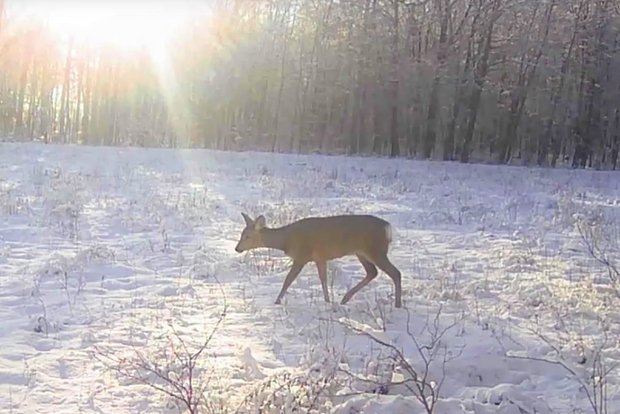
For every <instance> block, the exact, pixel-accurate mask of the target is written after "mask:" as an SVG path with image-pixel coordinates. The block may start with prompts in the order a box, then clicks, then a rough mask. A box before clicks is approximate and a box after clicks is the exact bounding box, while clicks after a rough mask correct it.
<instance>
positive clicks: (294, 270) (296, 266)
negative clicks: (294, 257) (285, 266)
mask: <svg viewBox="0 0 620 414" xmlns="http://www.w3.org/2000/svg"><path fill="white" fill-rule="evenodd" d="M305 265H306V262H301V261H295V262H293V266H292V267H291V270H289V272H288V274H287V275H286V279H284V283H283V284H282V289H281V290H280V294H279V295H278V298H277V299H276V302H275V303H276V305H279V304H280V302H281V301H282V297H283V296H284V294H285V293H286V291H287V290H288V288H289V286H291V283H293V281H294V280H295V279H296V278H297V276H298V275H299V272H301V269H303V268H304V266H305Z"/></svg>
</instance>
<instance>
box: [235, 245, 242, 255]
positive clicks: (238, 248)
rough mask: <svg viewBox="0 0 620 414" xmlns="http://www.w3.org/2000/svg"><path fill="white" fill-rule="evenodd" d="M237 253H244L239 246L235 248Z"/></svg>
mask: <svg viewBox="0 0 620 414" xmlns="http://www.w3.org/2000/svg"><path fill="white" fill-rule="evenodd" d="M235 251H236V252H237V253H242V252H243V250H241V248H240V247H239V246H238V245H237V247H235Z"/></svg>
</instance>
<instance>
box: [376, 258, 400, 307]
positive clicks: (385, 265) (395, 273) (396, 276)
mask: <svg viewBox="0 0 620 414" xmlns="http://www.w3.org/2000/svg"><path fill="white" fill-rule="evenodd" d="M373 259H374V260H373V261H374V263H375V264H376V265H377V267H378V268H379V269H381V270H383V271H384V272H385V273H387V275H388V276H389V277H390V278H391V279H392V281H393V282H394V296H395V298H396V300H395V302H396V304H395V305H394V306H395V307H397V308H400V307H401V306H402V286H401V274H400V271H399V270H398V269H397V268H396V266H394V265H393V264H392V262H390V259H388V257H387V254H382V255H380V256H378V257H376V258H373Z"/></svg>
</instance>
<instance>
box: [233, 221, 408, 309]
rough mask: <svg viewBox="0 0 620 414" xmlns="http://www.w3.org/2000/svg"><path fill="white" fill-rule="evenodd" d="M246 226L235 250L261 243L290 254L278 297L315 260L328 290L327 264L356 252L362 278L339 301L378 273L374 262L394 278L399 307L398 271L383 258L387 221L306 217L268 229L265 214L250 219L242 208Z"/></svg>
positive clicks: (387, 237) (388, 231)
mask: <svg viewBox="0 0 620 414" xmlns="http://www.w3.org/2000/svg"><path fill="white" fill-rule="evenodd" d="M242 215H243V218H244V220H245V223H246V227H245V229H244V230H243V232H242V233H241V237H240V239H239V243H238V244H237V247H236V248H235V250H236V251H237V252H239V253H241V252H244V251H246V250H252V249H256V248H260V247H268V248H273V249H278V250H282V251H283V252H284V253H285V254H286V255H287V256H289V257H290V258H292V259H293V266H292V267H291V270H290V271H289V273H288V275H287V276H286V279H285V280H284V284H283V286H282V290H281V291H280V294H279V295H278V298H277V299H276V303H280V301H281V299H282V297H283V296H284V294H285V293H286V290H287V289H288V287H289V286H290V285H291V283H292V282H293V281H294V280H295V278H297V276H298V275H299V272H300V271H301V269H302V268H303V267H304V266H305V265H306V264H307V263H308V262H315V263H316V265H317V269H318V272H319V278H320V280H321V285H322V288H323V295H324V299H325V301H327V302H329V295H328V291H327V276H326V263H327V261H329V260H332V259H337V258H339V257H343V256H349V255H355V256H357V257H358V259H359V261H360V263H361V264H362V266H363V267H364V269H365V270H366V277H365V278H364V279H363V280H362V281H361V282H360V283H358V284H357V285H356V286H354V287H353V288H352V289H351V290H349V292H347V293H346V294H345V295H344V297H343V299H342V302H341V303H342V304H344V303H346V302H348V301H349V300H350V299H351V297H353V295H354V294H355V293H357V292H358V291H359V290H360V289H361V288H363V287H364V286H366V285H367V284H368V283H369V282H370V281H372V280H373V279H374V278H375V277H376V276H377V274H378V271H377V267H378V268H379V269H381V270H383V271H384V272H386V273H387V274H388V276H390V278H391V279H392V280H393V282H394V287H395V296H396V307H401V274H400V271H398V269H397V268H396V267H395V266H394V265H393V264H392V263H391V262H390V260H389V259H388V257H387V253H388V248H389V245H390V242H391V238H392V232H391V226H390V224H389V223H388V222H387V221H385V220H383V219H380V218H378V217H375V216H370V215H342V216H331V217H309V218H305V219H302V220H299V221H296V222H294V223H291V224H288V225H286V226H283V227H279V228H268V227H267V226H266V224H265V218H264V217H263V216H259V217H257V218H256V219H255V220H252V219H251V218H250V217H249V216H248V215H247V214H245V213H242Z"/></svg>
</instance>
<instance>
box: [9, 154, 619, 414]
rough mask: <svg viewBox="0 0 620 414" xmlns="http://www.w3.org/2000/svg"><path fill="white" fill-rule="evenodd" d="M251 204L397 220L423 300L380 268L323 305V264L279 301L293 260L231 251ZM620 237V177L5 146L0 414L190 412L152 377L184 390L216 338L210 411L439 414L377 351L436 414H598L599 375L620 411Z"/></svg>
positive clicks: (253, 208) (356, 269) (341, 264)
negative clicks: (359, 286) (190, 360)
mask: <svg viewBox="0 0 620 414" xmlns="http://www.w3.org/2000/svg"><path fill="white" fill-rule="evenodd" d="M241 211H246V212H248V213H249V214H250V215H252V216H254V215H257V214H264V215H265V216H266V217H267V221H268V224H269V225H279V224H285V223H287V222H289V221H291V220H294V219H298V218H302V217H305V216H308V215H331V214H336V213H371V214H376V215H379V216H381V217H383V218H385V219H387V220H389V221H390V222H391V223H392V225H393V228H394V233H395V236H394V239H395V240H394V243H393V245H392V250H391V253H390V257H391V258H392V261H393V262H394V264H395V265H396V266H397V267H399V268H400V270H401V271H402V273H403V281H404V295H403V301H404V308H403V309H394V308H393V307H392V303H393V290H392V285H391V281H390V280H389V279H388V278H387V277H386V276H385V275H383V274H382V275H380V277H379V278H377V279H376V280H375V281H373V283H372V284H370V285H369V286H368V287H367V288H366V289H365V290H363V291H361V292H360V293H358V294H357V295H356V296H355V297H354V298H353V300H352V301H351V302H350V303H349V304H348V305H346V306H340V305H337V304H333V305H330V304H326V303H324V302H323V300H322V293H321V288H320V283H319V280H318V277H317V274H316V268H315V267H314V265H308V266H306V268H305V269H304V271H303V272H302V274H301V276H300V277H299V278H298V279H297V280H296V281H295V283H294V284H293V285H292V287H291V288H290V289H289V291H288V293H287V295H286V296H285V300H284V302H283V305H282V306H277V305H274V304H273V301H274V300H275V298H276V295H277V293H278V291H279V290H280V287H281V284H282V281H283V278H284V275H285V274H286V272H287V270H288V266H289V261H288V260H287V259H286V258H284V257H283V256H282V254H280V253H279V252H275V251H269V250H262V251H255V252H253V253H248V254H241V255H240V254H237V253H236V252H235V251H234V246H235V244H236V241H237V239H238V237H239V234H240V232H241V230H242V228H243V219H242V217H241V214H240V213H241ZM579 228H581V229H582V233H583V234H584V236H585V241H590V242H592V245H593V246H594V253H595V255H598V256H599V258H601V259H602V260H603V261H605V260H608V261H609V265H607V266H606V265H603V264H601V263H600V262H599V261H597V260H595V259H594V258H593V257H592V255H591V254H589V253H588V251H587V244H586V243H585V242H584V238H582V237H581V236H580V233H579V231H578V229H579ZM619 238H620V175H618V173H613V172H593V171H574V170H544V169H527V168H517V167H503V166H480V165H478V166H475V165H461V164H455V163H441V162H415V161H406V160H387V159H372V158H343V157H328V156H297V155H277V154H258V153H224V152H213V151H198V150H193V151H171V150H160V149H129V148H89V147H72V146H44V145H34V144H33V145H18V144H0V320H1V321H2V322H1V324H0V412H7V413H8V412H11V413H35V412H36V413H50V412H52V413H54V414H61V413H76V412H85V413H90V412H98V413H112V412H114V413H141V412H144V413H147V412H148V413H152V412H162V411H167V412H175V411H176V409H175V408H174V404H172V402H173V398H171V397H170V396H167V395H166V394H165V392H162V390H157V389H155V388H154V387H152V386H149V385H148V384H144V383H141V381H140V379H144V380H146V381H147V382H150V383H151V385H155V386H158V387H160V388H163V390H164V391H165V390H168V388H165V384H164V382H162V381H161V379H160V380H158V379H157V378H155V377H154V376H153V373H152V372H151V373H150V374H149V373H148V372H146V371H145V370H143V369H142V370H141V369H140V368H144V367H155V368H156V369H160V371H158V372H168V373H167V374H165V375H167V376H168V378H172V379H175V378H176V379H179V378H180V380H179V381H180V382H183V380H184V378H182V377H179V375H181V374H179V373H181V372H182V368H180V367H179V363H180V362H182V361H183V357H184V355H188V354H191V353H192V352H194V351H196V350H198V349H199V346H200V344H202V343H205V341H206V340H207V338H209V336H210V335H211V334H212V333H213V335H212V337H211V338H210V341H209V342H208V346H207V348H206V349H205V351H204V352H203V353H202V354H200V357H199V358H198V361H197V363H196V369H195V370H194V378H193V381H194V382H195V383H196V384H198V383H199V384H198V385H201V386H202V388H201V389H202V390H204V396H205V400H207V402H208V406H207V408H203V411H200V412H223V411H225V410H228V412H234V411H235V410H238V412H249V409H250V408H251V407H252V406H254V407H256V405H258V404H262V405H263V406H264V407H267V406H271V407H272V411H267V412H286V410H287V408H286V407H288V410H289V411H292V409H293V408H292V407H294V406H295V405H297V406H298V407H300V408H299V411H297V412H306V411H308V407H310V406H312V407H314V408H315V409H316V411H317V412H334V413H340V414H344V413H347V414H348V413H383V412H390V413H423V412H425V409H424V408H423V406H422V404H421V403H420V402H419V400H418V399H417V398H416V388H415V383H414V382H413V381H411V377H410V375H409V374H410V372H408V370H407V367H406V365H405V364H403V363H402V362H403V361H400V360H399V359H398V358H395V357H394V352H393V351H394V350H392V349H390V348H389V347H388V346H386V345H381V344H380V343H379V342H384V343H386V344H394V346H395V348H396V349H399V350H402V353H403V355H404V357H406V359H407V361H408V362H409V363H410V366H411V367H412V368H413V369H414V370H416V372H417V373H418V376H419V377H423V376H424V374H425V373H426V374H427V375H426V378H427V380H426V382H427V383H428V384H434V387H435V388H434V389H435V390H438V393H439V398H438V399H439V402H438V403H437V405H436V407H435V412H437V413H461V412H463V413H504V414H513V413H532V414H533V413H543V414H544V413H573V412H575V413H579V412H584V413H588V412H595V411H594V408H593V406H595V407H601V405H602V404H603V403H602V402H601V401H600V396H601V395H603V394H600V393H598V392H597V391H598V389H594V388H593V385H592V381H593V380H592V377H593V375H592V372H593V370H594V372H595V375H594V379H595V380H597V378H599V376H597V375H596V373H597V372H599V371H600V369H601V368H602V370H603V371H604V372H606V371H608V370H609V371H611V372H610V373H609V374H608V375H606V376H603V379H602V380H601V379H600V378H599V379H598V381H599V382H598V383H597V384H598V385H605V389H604V390H601V392H602V391H604V395H603V397H604V398H603V400H604V401H606V402H607V404H608V405H607V409H608V412H610V413H612V412H620V394H619V391H620V369H616V364H618V363H619V362H620V339H619V338H620V335H619V332H620V326H619V324H618V322H620V311H618V309H619V307H618V305H619V302H620V299H618V295H617V293H616V292H617V289H616V288H615V287H614V285H613V283H612V280H613V279H614V278H615V276H616V274H615V273H614V271H613V266H614V265H615V266H620V256H619V253H618V252H619V250H620V249H619V246H618V244H619V242H618V239H619ZM329 276H330V283H331V286H332V287H331V292H330V293H331V294H332V295H333V297H334V302H336V303H338V302H339V300H340V298H341V297H342V295H343V294H344V292H345V291H346V290H347V289H348V288H349V287H350V286H352V284H354V283H355V282H357V281H358V280H359V279H360V278H361V277H362V268H361V266H360V265H359V263H358V262H356V261H355V260H354V259H352V258H347V259H341V260H337V261H334V262H332V263H331V264H330V267H329ZM218 321H220V322H219V325H218ZM215 328H217V329H215ZM214 329H215V330H214ZM371 336H372V337H374V339H372V338H371ZM433 338H434V339H433ZM416 343H417V344H418V345H419V347H416ZM418 348H419V349H418ZM422 356H423V357H425V358H426V359H427V361H429V363H428V364H426V365H425V364H424V358H423V357H422ZM394 361H396V362H397V363H396V364H395V363H394ZM398 362H401V364H400V366H398V365H399V364H398ZM149 364H150V365H149ZM154 364H157V365H154ZM403 365H404V366H403ZM426 366H428V369H425V367H426ZM119 371H120V372H119ZM175 372H176V374H175ZM175 375H176V376H175ZM132 376H133V377H132ZM408 388H411V389H408ZM599 388H600V387H599ZM429 390H430V388H428V387H426V388H425V392H426V394H432V392H431V391H429ZM306 395H307V398H306V399H305V400H304V396H306ZM244 399H245V401H244ZM427 401H430V398H429V399H428V400H427ZM282 404H284V405H285V407H284V408H282ZM599 412H601V413H602V412H605V411H602V410H599Z"/></svg>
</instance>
